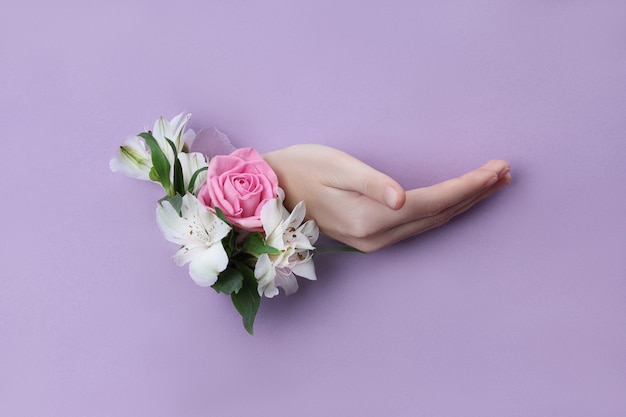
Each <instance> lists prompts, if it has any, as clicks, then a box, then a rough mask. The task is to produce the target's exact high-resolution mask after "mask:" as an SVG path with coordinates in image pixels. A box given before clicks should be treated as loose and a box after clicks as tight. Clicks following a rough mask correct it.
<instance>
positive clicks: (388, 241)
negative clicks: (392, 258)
mask: <svg viewBox="0 0 626 417" xmlns="http://www.w3.org/2000/svg"><path fill="white" fill-rule="evenodd" d="M263 158H264V159H265V160H266V161H267V163H268V164H269V165H270V166H271V167H272V169H273V170H274V171H275V172H276V174H277V175H278V181H279V184H280V186H281V187H282V188H283V189H284V190H285V194H286V200H285V206H286V207H287V208H288V209H290V210H291V209H292V208H293V207H294V205H295V204H296V203H298V201H301V200H304V202H305V203H306V209H307V217H308V218H312V219H314V220H315V221H316V222H317V224H318V226H319V228H320V231H321V232H322V233H324V234H325V235H327V236H329V237H331V238H333V239H336V240H338V241H340V242H343V243H345V244H347V245H349V246H352V247H354V248H357V249H359V250H362V251H364V252H372V251H375V250H378V249H382V248H384V247H386V246H389V245H392V244H394V243H396V242H399V241H401V240H403V239H406V238H408V237H411V236H414V235H417V234H420V233H423V232H425V231H427V230H430V229H432V228H435V227H438V226H441V225H443V224H445V223H446V222H448V221H449V220H450V219H452V218H453V217H454V216H456V215H458V214H461V213H463V212H464V211H466V210H468V209H470V208H471V207H473V206H474V205H475V204H476V203H478V202H479V201H481V200H483V199H485V198H487V197H489V196H490V195H491V194H493V193H495V192H496V191H498V190H500V189H502V188H503V187H505V186H506V185H508V184H509V183H510V182H511V174H510V172H509V170H510V167H509V164H508V163H507V162H506V161H502V160H492V161H489V162H487V163H486V164H485V165H483V166H482V167H480V168H477V169H475V170H473V171H470V172H467V173H466V174H464V175H462V176H460V177H458V178H453V179H450V180H447V181H444V182H441V183H439V184H435V185H431V186H428V187H423V188H416V189H413V190H408V191H405V190H404V189H403V188H402V186H400V184H398V182H397V181H395V180H394V179H393V178H391V177H389V176H388V175H386V174H383V173H382V172H379V171H377V170H376V169H374V168H372V167H370V166H369V165H367V164H365V163H363V162H361V161H359V160H358V159H356V158H354V157H352V156H350V155H348V154H346V153H345V152H342V151H340V150H337V149H334V148H330V147H327V146H322V145H295V146H290V147H288V148H284V149H280V150H277V151H273V152H269V153H266V154H264V155H263Z"/></svg>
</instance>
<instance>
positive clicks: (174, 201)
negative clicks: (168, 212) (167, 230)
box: [159, 194, 183, 214]
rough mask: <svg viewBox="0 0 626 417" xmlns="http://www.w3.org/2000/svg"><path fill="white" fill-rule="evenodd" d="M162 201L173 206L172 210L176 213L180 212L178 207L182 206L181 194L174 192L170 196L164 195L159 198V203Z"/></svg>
mask: <svg viewBox="0 0 626 417" xmlns="http://www.w3.org/2000/svg"><path fill="white" fill-rule="evenodd" d="M163 201H167V202H169V203H170V204H171V205H172V207H173V208H174V210H176V211H177V212H178V214H180V209H181V207H182V206H183V196H181V195H180V194H175V195H174V196H172V197H170V196H169V195H166V196H165V197H163V198H162V199H160V200H159V203H162V202H163Z"/></svg>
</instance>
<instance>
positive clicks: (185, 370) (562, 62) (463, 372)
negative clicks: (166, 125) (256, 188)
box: [0, 0, 626, 417]
mask: <svg viewBox="0 0 626 417" xmlns="http://www.w3.org/2000/svg"><path fill="white" fill-rule="evenodd" d="M625 17H626V7H625V3H624V2H622V1H615V2H609V1H574V0H572V1H502V2H493V1H486V0H480V1H472V2H462V1H443V2H440V1H432V2H409V1H405V2H359V1H319V0H317V1H310V2H294V1H267V2H253V1H223V2H216V1H209V2H202V1H183V2H173V1H170V2H165V1H153V2H148V1H124V2H122V1H109V2H106V3H105V2H90V1H84V2H75V3H72V2H70V1H56V2H43V1H41V2H22V3H20V4H19V5H18V4H17V2H10V3H9V2H7V4H5V5H3V6H2V13H0V53H1V55H0V56H1V58H0V59H1V63H2V65H1V66H0V83H1V84H0V85H1V90H0V105H1V108H0V110H1V111H0V114H1V117H2V142H1V143H2V151H1V155H2V156H3V160H4V162H3V164H2V175H1V176H0V186H1V188H0V189H1V190H2V192H3V198H2V206H3V208H2V216H1V217H0V219H1V220H0V226H1V230H2V233H3V244H2V248H1V249H0V268H1V269H0V273H1V279H0V415H2V416H13V417H17V416H81V417H82V416H151V417H159V416H220V417H224V416H245V415H256V416H261V417H264V416H274V417H279V416H331V415H332V416H383V415H384V416H452V415H453V416H483V417H484V416H623V415H626V315H625V313H626V303H625V301H626V256H625V253H626V221H625V220H624V215H625V214H626V193H625V185H626V117H625V116H626V24H624V22H625V20H624V19H625ZM181 111H189V112H191V113H193V119H192V122H191V127H192V128H194V129H196V130H199V129H200V128H202V127H209V126H216V127H218V128H220V129H221V130H222V131H224V132H225V133H227V134H228V135H229V136H230V138H231V140H232V141H233V142H234V143H235V144H236V145H238V146H255V147H257V148H258V149H259V150H260V151H268V150H272V149H277V148H280V147H284V146H287V145H290V144H295V143H308V142H313V143H322V144H327V145H330V146H334V147H337V148H340V149H342V150H345V151H347V152H349V153H351V154H353V155H355V156H357V157H358V158H360V159H362V160H364V161H366V162H367V163H369V164H371V165H373V166H375V167H377V168H379V169H380V170H382V171H384V172H387V173H389V174H390V175H392V176H393V177H395V178H397V179H398V180H399V181H400V182H401V184H403V185H404V186H405V187H407V188H413V187H419V186H424V185H428V184H432V183H435V182H438V181H442V180H444V179H447V178H450V177H453V176H456V175H459V174H461V173H463V172H465V171H468V170H470V169H473V168H474V167H477V166H479V165H481V164H482V163H484V162H486V161H487V160H488V159H491V158H503V159H507V160H509V161H510V163H511V165H512V172H513V175H514V182H513V184H511V186H510V187H509V188H507V189H505V190H504V191H502V192H501V193H499V194H498V195H497V196H494V197H493V198H491V199H490V200H489V201H486V202H484V203H482V204H480V205H479V206H478V207H477V208H475V209H474V210H473V211H471V212H469V213H467V214H465V215H463V216H461V217H459V218H458V219H456V220H454V221H453V222H451V223H450V224H448V225H446V226H445V227H444V228H441V229H438V230H435V231H431V232H428V233H427V234H424V235H422V236H419V237H417V238H413V239H410V240H407V241H405V242H402V243H400V244H398V245H395V246H393V247H391V248H388V249H386V250H383V251H380V252H377V253H374V254H369V255H365V256H364V255H356V254H338V255H324V256H320V257H319V258H318V261H317V269H318V276H319V280H318V282H315V283H309V282H303V283H302V285H301V290H300V291H299V292H298V293H297V294H295V295H293V296H291V297H287V298H285V297H278V298H275V299H272V300H264V302H263V304H262V306H261V311H260V313H259V316H258V318H257V324H256V335H255V336H254V337H250V336H248V335H247V334H246V333H245V332H244V330H243V328H242V326H241V324H240V318H239V317H238V315H237V314H236V312H235V311H234V309H233V308H232V306H231V305H230V300H228V299H227V298H226V297H223V296H219V295H217V294H215V293H214V292H213V291H212V290H210V289H203V288H200V287H198V286H196V285H195V284H194V283H193V282H192V281H191V279H189V277H188V275H187V271H186V269H183V268H178V267H177V266H176V265H175V264H174V263H173V262H172V261H171V259H170V256H171V255H172V254H173V253H174V251H175V249H176V248H175V246H174V245H173V244H170V243H169V242H167V241H165V239H163V237H162V236H161V234H160V232H159V230H158V228H157V226H156V223H155V221H154V210H155V201H156V200H157V199H158V198H159V197H160V196H161V195H160V192H159V190H158V188H156V187H152V186H150V185H148V184H147V183H142V182H139V181H134V180H131V179H128V178H125V177H123V176H120V175H114V174H112V173H111V172H110V171H109V169H108V160H109V158H110V157H111V156H112V155H113V153H114V152H115V151H116V149H117V147H118V146H119V144H120V143H121V141H122V140H123V139H124V138H125V137H126V136H127V135H130V134H134V133H137V132H138V131H141V130H142V129H143V128H144V127H146V126H150V125H151V123H152V122H153V121H154V119H156V118H157V117H158V116H160V115H164V116H166V117H171V116H173V115H175V114H177V113H179V112H181Z"/></svg>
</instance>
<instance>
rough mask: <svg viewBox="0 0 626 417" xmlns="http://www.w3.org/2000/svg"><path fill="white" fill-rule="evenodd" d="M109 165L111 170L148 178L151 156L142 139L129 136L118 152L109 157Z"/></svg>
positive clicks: (138, 177) (139, 177) (141, 178)
mask: <svg viewBox="0 0 626 417" xmlns="http://www.w3.org/2000/svg"><path fill="white" fill-rule="evenodd" d="M109 167H110V168H111V171H113V172H121V173H122V174H125V175H128V176H129V177H133V178H137V179H140V180H148V181H149V180H150V177H149V173H150V169H151V168H152V158H151V156H150V152H149V151H148V148H147V147H146V144H145V143H144V141H143V139H141V138H139V137H137V136H131V137H129V138H128V139H126V140H125V141H124V144H123V145H122V146H120V149H119V152H118V153H117V154H116V155H115V156H114V157H113V158H111V161H110V162H109Z"/></svg>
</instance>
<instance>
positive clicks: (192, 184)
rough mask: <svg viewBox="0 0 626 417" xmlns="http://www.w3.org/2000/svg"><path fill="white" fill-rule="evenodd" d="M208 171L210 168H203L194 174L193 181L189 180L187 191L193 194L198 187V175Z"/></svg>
mask: <svg viewBox="0 0 626 417" xmlns="http://www.w3.org/2000/svg"><path fill="white" fill-rule="evenodd" d="M207 169H209V167H202V168H200V169H198V170H196V172H194V173H193V175H192V176H191V179H190V180H189V187H188V188H187V191H189V192H190V193H191V192H193V188H194V186H195V185H196V179H197V178H198V175H200V173H201V172H202V171H206V170H207Z"/></svg>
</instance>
